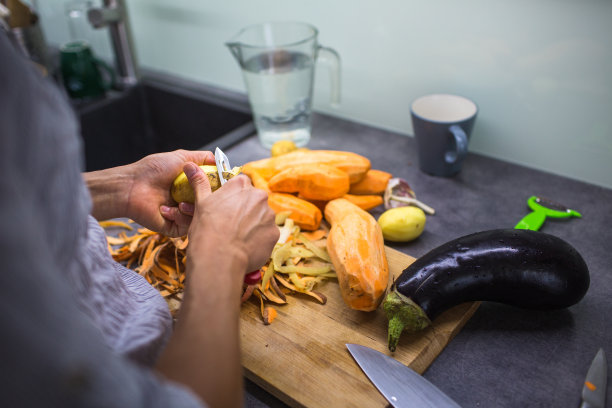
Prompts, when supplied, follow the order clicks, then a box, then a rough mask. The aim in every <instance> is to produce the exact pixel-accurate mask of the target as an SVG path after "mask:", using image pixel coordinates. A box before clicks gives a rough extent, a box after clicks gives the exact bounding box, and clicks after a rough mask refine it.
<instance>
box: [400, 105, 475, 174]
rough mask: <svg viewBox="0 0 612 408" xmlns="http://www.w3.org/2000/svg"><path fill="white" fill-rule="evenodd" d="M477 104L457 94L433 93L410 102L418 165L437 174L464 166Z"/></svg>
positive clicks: (451, 172) (456, 170)
mask: <svg viewBox="0 0 612 408" xmlns="http://www.w3.org/2000/svg"><path fill="white" fill-rule="evenodd" d="M477 113H478V106H477V105H476V104H475V103H474V102H473V101H471V100H470V99H467V98H464V97H462V96H458V95H450V94H432V95H426V96H422V97H420V98H418V99H416V100H415V101H414V102H413V103H412V105H411V106H410V114H411V117H412V126H413V129H414V137H415V140H416V144H417V152H418V159H419V168H420V169H421V171H423V172H425V173H427V174H431V175H434V176H444V177H448V176H452V175H454V174H456V173H458V172H459V171H460V170H461V165H462V163H463V159H464V157H465V155H466V154H467V150H468V142H469V138H470V133H471V132H472V128H473V127H474V122H475V121H476V114H477Z"/></svg>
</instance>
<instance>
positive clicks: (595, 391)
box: [580, 348, 608, 408]
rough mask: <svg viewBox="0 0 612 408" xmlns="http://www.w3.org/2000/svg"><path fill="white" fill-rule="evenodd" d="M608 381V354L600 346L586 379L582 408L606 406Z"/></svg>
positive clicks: (583, 388)
mask: <svg viewBox="0 0 612 408" xmlns="http://www.w3.org/2000/svg"><path fill="white" fill-rule="evenodd" d="M607 382H608V362H607V360H606V354H605V353H604V351H603V349H602V348H600V349H599V351H598V352H597V354H595V358H593V362H592V363H591V366H590V367H589V371H588V372H587V375H586V378H585V380H584V386H583V387H582V404H581V405H580V408H605V406H606V385H607Z"/></svg>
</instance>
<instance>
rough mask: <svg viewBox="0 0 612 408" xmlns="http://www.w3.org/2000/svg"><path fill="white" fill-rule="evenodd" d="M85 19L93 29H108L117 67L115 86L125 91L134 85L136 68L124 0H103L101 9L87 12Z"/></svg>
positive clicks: (136, 75)
mask: <svg viewBox="0 0 612 408" xmlns="http://www.w3.org/2000/svg"><path fill="white" fill-rule="evenodd" d="M87 18H88V20H89V22H90V23H91V25H92V26H94V28H103V27H108V29H109V32H110V36H111V42H112V44H113V50H114V52H115V64H116V66H117V86H118V87H119V88H120V89H126V88H129V87H131V86H134V85H136V83H137V82H138V67H137V61H136V54H135V53H134V47H133V41H132V33H131V30H130V25H129V18H128V13H127V8H126V7H125V0H103V5H102V7H94V8H91V9H89V10H88V11H87Z"/></svg>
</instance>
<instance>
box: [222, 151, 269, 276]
mask: <svg viewBox="0 0 612 408" xmlns="http://www.w3.org/2000/svg"><path fill="white" fill-rule="evenodd" d="M215 164H216V165H217V174H218V175H219V183H221V185H224V184H225V183H226V182H227V179H226V178H225V176H224V175H223V173H224V172H228V171H230V170H231V169H232V167H231V166H230V163H229V159H228V158H227V156H226V155H225V153H223V150H221V149H219V148H218V147H217V148H215ZM260 280H261V269H258V270H256V271H253V272H249V273H247V274H246V275H244V283H246V284H247V285H254V284H256V283H257V282H259V281H260Z"/></svg>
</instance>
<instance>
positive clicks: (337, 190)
mask: <svg viewBox="0 0 612 408" xmlns="http://www.w3.org/2000/svg"><path fill="white" fill-rule="evenodd" d="M268 187H269V188H270V190H271V191H276V192H279V193H299V194H300V196H302V197H304V198H305V199H307V200H322V201H329V200H333V199H334V198H339V197H342V196H343V195H344V194H346V193H348V191H349V187H350V183H349V176H348V174H347V173H346V172H345V171H343V170H340V169H337V168H336V167H333V166H329V165H327V164H299V165H297V166H291V167H287V168H286V169H284V170H282V171H281V172H279V173H277V174H276V175H275V176H273V177H272V178H271V179H270V180H268Z"/></svg>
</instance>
